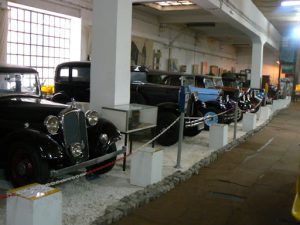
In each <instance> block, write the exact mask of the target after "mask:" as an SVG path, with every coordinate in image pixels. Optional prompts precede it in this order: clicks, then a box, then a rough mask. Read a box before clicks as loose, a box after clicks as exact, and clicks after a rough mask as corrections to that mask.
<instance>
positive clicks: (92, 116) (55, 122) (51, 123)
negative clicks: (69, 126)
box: [44, 110, 99, 135]
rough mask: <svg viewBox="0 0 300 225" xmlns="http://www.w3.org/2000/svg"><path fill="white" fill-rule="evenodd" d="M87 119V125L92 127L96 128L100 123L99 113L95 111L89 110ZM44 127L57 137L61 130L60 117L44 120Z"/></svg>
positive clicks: (50, 117)
mask: <svg viewBox="0 0 300 225" xmlns="http://www.w3.org/2000/svg"><path fill="white" fill-rule="evenodd" d="M85 117H86V120H87V123H88V124H89V125H90V126H95V125H96V124H97V123H98V121H99V115H98V113H97V112H96V111H93V110H88V111H87V112H86V113H85ZM44 125H45V127H46V129H47V131H48V132H49V133H50V134H51V135H55V134H57V132H58V130H59V125H60V119H59V118H58V117H56V116H52V115H50V116H47V117H46V119H45V120H44Z"/></svg>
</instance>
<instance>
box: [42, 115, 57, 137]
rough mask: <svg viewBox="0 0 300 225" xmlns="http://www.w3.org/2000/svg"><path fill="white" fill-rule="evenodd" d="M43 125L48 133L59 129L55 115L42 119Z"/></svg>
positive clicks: (53, 132)
mask: <svg viewBox="0 0 300 225" xmlns="http://www.w3.org/2000/svg"><path fill="white" fill-rule="evenodd" d="M44 125H45V126H46V129H47V131H48V132H49V133H50V134H52V135H54V134H57V131H58V129H59V119H58V118H57V117H56V116H51V115H50V116H47V118H46V119H45V120H44Z"/></svg>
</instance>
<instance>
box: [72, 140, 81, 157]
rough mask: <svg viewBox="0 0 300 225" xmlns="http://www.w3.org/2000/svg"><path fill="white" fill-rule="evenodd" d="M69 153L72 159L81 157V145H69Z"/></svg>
mask: <svg viewBox="0 0 300 225" xmlns="http://www.w3.org/2000/svg"><path fill="white" fill-rule="evenodd" d="M71 153H72V155H73V156H74V157H79V156H82V154H83V152H82V148H81V144H80V143H75V144H73V145H71Z"/></svg>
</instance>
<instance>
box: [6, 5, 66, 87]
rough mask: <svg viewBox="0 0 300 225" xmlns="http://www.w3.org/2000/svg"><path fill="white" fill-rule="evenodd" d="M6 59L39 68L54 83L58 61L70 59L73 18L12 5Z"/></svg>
mask: <svg viewBox="0 0 300 225" xmlns="http://www.w3.org/2000/svg"><path fill="white" fill-rule="evenodd" d="M9 8H10V14H9V28H8V39H7V62H8V63H9V64H15V65H22V66H29V67H33V68H35V69H37V71H38V72H39V76H40V79H41V81H42V82H45V84H53V79H54V69H55V67H56V65H57V64H59V63H61V62H65V61H69V60H70V36H71V34H70V33H71V19H70V18H67V17H63V16H57V15H52V14H47V13H44V12H39V11H38V10H36V11H35V10H31V9H27V8H22V7H19V6H18V7H16V6H12V5H10V6H9Z"/></svg>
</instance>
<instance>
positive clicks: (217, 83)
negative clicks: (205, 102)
mask: <svg viewBox="0 0 300 225" xmlns="http://www.w3.org/2000/svg"><path fill="white" fill-rule="evenodd" d="M214 81H215V84H216V87H223V86H224V85H223V81H222V78H215V79H214Z"/></svg>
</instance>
